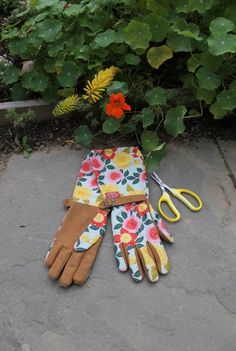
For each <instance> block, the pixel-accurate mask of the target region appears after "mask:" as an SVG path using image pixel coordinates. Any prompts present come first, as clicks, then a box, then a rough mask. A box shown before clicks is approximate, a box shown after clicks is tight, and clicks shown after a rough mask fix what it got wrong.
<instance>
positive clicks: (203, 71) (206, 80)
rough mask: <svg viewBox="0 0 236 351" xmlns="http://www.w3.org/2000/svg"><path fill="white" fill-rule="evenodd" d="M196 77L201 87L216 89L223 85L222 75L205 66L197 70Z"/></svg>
mask: <svg viewBox="0 0 236 351" xmlns="http://www.w3.org/2000/svg"><path fill="white" fill-rule="evenodd" d="M196 77H197V79H198V84H199V87H200V88H203V89H206V90H214V89H216V88H218V87H219V86H220V85H221V80H220V77H219V76H218V75H217V74H215V73H214V72H212V71H210V70H209V69H207V68H205V67H200V68H199V69H198V70H197V73H196Z"/></svg>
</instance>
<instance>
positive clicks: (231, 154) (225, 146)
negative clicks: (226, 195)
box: [218, 140, 236, 178]
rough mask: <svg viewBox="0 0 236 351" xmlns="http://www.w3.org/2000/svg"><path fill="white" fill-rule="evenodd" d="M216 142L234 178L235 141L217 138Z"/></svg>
mask: <svg viewBox="0 0 236 351" xmlns="http://www.w3.org/2000/svg"><path fill="white" fill-rule="evenodd" d="M218 143H219V145H220V147H221V149H222V151H223V153H224V156H225V159H226V160H227V162H228V164H229V167H230V169H231V171H232V172H233V174H234V177H235V178H236V141H235V140H228V141H225V140H218Z"/></svg>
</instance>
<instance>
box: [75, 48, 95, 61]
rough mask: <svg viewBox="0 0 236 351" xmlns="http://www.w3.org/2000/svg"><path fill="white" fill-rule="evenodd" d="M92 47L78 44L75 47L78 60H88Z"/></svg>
mask: <svg viewBox="0 0 236 351" xmlns="http://www.w3.org/2000/svg"><path fill="white" fill-rule="evenodd" d="M90 53H91V51H90V47H89V46H88V45H82V46H77V47H76V48H75V49H74V55H75V58H76V59H77V60H78V59H80V60H84V61H88V59H89V56H90Z"/></svg>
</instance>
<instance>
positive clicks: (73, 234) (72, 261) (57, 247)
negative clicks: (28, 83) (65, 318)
mask: <svg viewBox="0 0 236 351" xmlns="http://www.w3.org/2000/svg"><path fill="white" fill-rule="evenodd" d="M90 156H91V154H89V155H88V156H87V158H86V159H85V160H84V161H83V163H82V167H81V171H80V174H79V177H78V179H77V182H76V185H75V188H74V192H73V197H72V199H70V200H65V201H64V205H65V206H66V207H68V208H69V209H68V212H67V214H66V216H65V218H64V220H63V222H62V223H61V225H60V227H59V229H58V231H57V233H56V236H55V239H54V240H53V242H52V244H51V246H50V249H49V251H48V254H47V256H46V259H45V263H46V265H47V266H48V267H50V269H49V273H48V274H49V277H50V278H52V279H56V278H58V277H59V275H60V284H61V285H63V286H64V287H68V286H69V285H71V284H72V282H73V281H74V282H75V283H77V284H83V283H84V282H85V281H86V280H87V278H88V277H89V274H90V272H91V270H92V267H93V264H94V262H95V259H96V256H97V253H98V250H99V247H100V245H101V242H102V239H103V236H104V234H105V230H106V225H107V215H108V213H109V210H107V209H100V208H99V203H100V202H101V199H102V198H101V193H100V190H99V187H98V184H97V179H96V176H95V174H94V172H93V169H92V167H91V162H90Z"/></svg>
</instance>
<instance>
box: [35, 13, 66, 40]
mask: <svg viewBox="0 0 236 351" xmlns="http://www.w3.org/2000/svg"><path fill="white" fill-rule="evenodd" d="M37 30H38V33H39V36H40V37H41V38H43V39H44V40H45V41H46V42H48V43H50V42H53V41H54V40H56V39H57V38H58V37H59V35H60V33H61V32H62V24H61V22H60V21H58V20H57V19H46V20H44V21H43V22H40V23H38V25H37Z"/></svg>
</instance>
